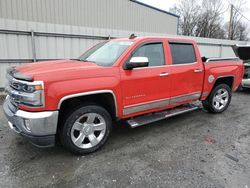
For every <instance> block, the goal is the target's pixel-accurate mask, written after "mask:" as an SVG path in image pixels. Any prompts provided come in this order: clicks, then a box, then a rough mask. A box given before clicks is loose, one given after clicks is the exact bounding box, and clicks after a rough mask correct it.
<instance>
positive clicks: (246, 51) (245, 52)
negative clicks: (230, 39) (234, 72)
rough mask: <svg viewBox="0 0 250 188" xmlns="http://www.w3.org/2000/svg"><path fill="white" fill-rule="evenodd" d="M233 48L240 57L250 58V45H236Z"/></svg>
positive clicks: (243, 58)
mask: <svg viewBox="0 0 250 188" xmlns="http://www.w3.org/2000/svg"><path fill="white" fill-rule="evenodd" d="M233 50H234V52H235V54H236V56H237V57H239V58H240V59H242V60H244V61H246V60H250V45H235V46H233Z"/></svg>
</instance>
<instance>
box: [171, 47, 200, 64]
mask: <svg viewBox="0 0 250 188" xmlns="http://www.w3.org/2000/svg"><path fill="white" fill-rule="evenodd" d="M170 49H171V54H172V58H173V64H187V63H194V62H196V56H195V52H194V47H193V45H192V44H182V43H170Z"/></svg>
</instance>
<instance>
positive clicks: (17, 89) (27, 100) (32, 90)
mask: <svg viewBox="0 0 250 188" xmlns="http://www.w3.org/2000/svg"><path fill="white" fill-rule="evenodd" d="M9 84H10V85H9V86H7V88H6V91H7V93H9V95H10V97H11V99H12V100H14V102H15V103H17V104H22V105H25V106H28V107H42V106H44V105H45V104H44V84H43V82H42V81H34V82H26V81H19V80H16V79H15V80H13V81H12V82H11V83H9Z"/></svg>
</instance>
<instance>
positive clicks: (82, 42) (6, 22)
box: [0, 0, 245, 88]
mask: <svg viewBox="0 0 250 188" xmlns="http://www.w3.org/2000/svg"><path fill="white" fill-rule="evenodd" d="M0 1H1V0H0ZM57 14H59V13H57ZM38 16H39V15H38ZM1 29H5V30H21V31H30V30H34V31H35V32H45V33H51V32H52V33H61V34H76V35H90V36H103V37H108V36H109V35H110V36H112V37H128V36H129V35H130V34H131V33H133V32H132V31H127V30H118V29H107V28H91V27H79V26H71V25H60V24H46V23H39V22H25V21H20V20H10V19H1V18H0V30H1ZM136 34H137V35H139V36H145V35H151V36H153V35H165V34H163V33H146V32H136ZM165 36H168V37H183V38H191V39H194V40H196V41H197V42H198V43H199V48H200V51H201V55H202V56H207V57H220V56H221V57H232V56H235V55H234V52H233V51H232V49H231V47H230V46H228V45H234V44H237V43H241V44H244V43H245V42H239V41H228V40H218V39H206V38H194V37H184V36H175V35H165ZM31 41H32V40H31V36H30V35H16V34H1V33H0V61H1V60H3V59H6V60H10V61H11V60H13V59H20V60H22V59H32V58H33V53H32V45H31ZM101 41H102V40H97V39H83V38H69V37H48V36H35V47H36V58H37V59H64V58H67V59H74V58H77V57H79V56H80V54H82V53H83V52H84V51H86V50H87V49H89V48H90V47H92V46H93V45H95V44H97V43H98V42H101ZM10 65H13V64H9V63H7V64H6V63H0V75H1V76H0V78H1V80H0V88H1V87H4V76H3V75H5V69H6V68H7V67H8V66H10Z"/></svg>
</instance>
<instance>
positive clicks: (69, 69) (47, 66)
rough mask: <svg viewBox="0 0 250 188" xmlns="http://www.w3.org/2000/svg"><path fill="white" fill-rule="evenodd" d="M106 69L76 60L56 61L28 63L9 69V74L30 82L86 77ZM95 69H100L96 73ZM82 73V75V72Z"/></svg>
mask: <svg viewBox="0 0 250 188" xmlns="http://www.w3.org/2000/svg"><path fill="white" fill-rule="evenodd" d="M105 68H106V67H102V66H98V65H96V64H95V63H91V62H81V61H76V60H56V61H44V62H39V63H29V64H25V65H21V66H17V67H16V68H15V69H14V68H12V69H9V70H8V72H9V74H12V76H13V77H15V78H17V79H21V80H26V81H32V80H34V79H35V80H36V79H43V80H44V79H47V78H48V77H49V79H55V78H57V79H62V78H65V79H66V78H67V79H69V78H72V79H73V78H74V77H75V76H78V77H79V75H80V76H83V75H86V76H88V77H90V76H92V75H93V74H94V72H95V73H97V72H98V73H101V72H102V71H101V70H102V69H105ZM97 69H100V70H98V71H97ZM82 71H84V74H83V72H82Z"/></svg>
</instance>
